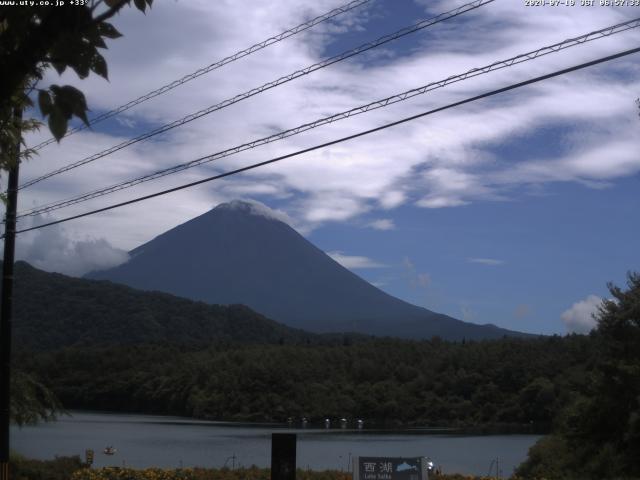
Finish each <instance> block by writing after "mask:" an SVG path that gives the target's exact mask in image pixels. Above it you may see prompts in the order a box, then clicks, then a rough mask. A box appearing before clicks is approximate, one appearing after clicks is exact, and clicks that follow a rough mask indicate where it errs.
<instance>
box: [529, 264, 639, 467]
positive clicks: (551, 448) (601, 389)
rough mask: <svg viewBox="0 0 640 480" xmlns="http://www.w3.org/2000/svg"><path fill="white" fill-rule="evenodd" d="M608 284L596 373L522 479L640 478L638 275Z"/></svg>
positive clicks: (538, 449)
mask: <svg viewBox="0 0 640 480" xmlns="http://www.w3.org/2000/svg"><path fill="white" fill-rule="evenodd" d="M627 286H628V289H627V290H623V289H621V288H619V287H616V286H614V285H609V291H610V292H611V295H612V299H610V300H605V301H604V302H603V304H602V307H601V308H600V311H599V313H598V315H597V317H598V326H597V329H596V330H595V331H594V332H593V333H592V335H591V341H592V342H593V348H594V352H595V353H594V368H593V370H592V371H591V373H590V375H589V377H588V382H586V383H585V388H584V389H583V390H582V391H581V392H580V394H579V395H577V396H576V398H575V399H574V400H573V402H571V404H570V405H568V406H567V407H566V408H565V409H563V411H562V412H561V413H560V415H559V418H558V422H557V428H556V429H555V431H554V436H553V438H551V439H545V440H543V441H541V442H540V443H539V444H538V445H536V446H535V447H534V448H533V449H532V451H531V452H530V457H529V460H528V461H527V462H526V463H525V464H524V465H523V466H522V467H521V469H520V474H521V475H523V476H547V477H552V476H553V475H556V474H557V473H558V472H560V473H561V477H562V478H623V477H624V478H630V477H632V478H638V477H640V453H639V452H640V275H639V274H637V273H630V274H629V276H628V285H627Z"/></svg>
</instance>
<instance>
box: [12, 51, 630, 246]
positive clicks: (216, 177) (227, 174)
mask: <svg viewBox="0 0 640 480" xmlns="http://www.w3.org/2000/svg"><path fill="white" fill-rule="evenodd" d="M638 52H640V47H638V48H632V49H630V50H625V51H623V52H619V53H616V54H614V55H609V56H607V57H601V58H599V59H597V60H592V61H590V62H586V63H581V64H579V65H574V66H573V67H569V68H565V69H562V70H557V71H555V72H553V73H548V74H546V75H541V76H539V77H535V78H531V79H529V80H525V81H523V82H519V83H515V84H512V85H509V86H507V87H502V88H499V89H497V90H491V91H490V92H486V93H483V94H481V95H476V96H474V97H470V98H467V99H465V100H460V101H458V102H454V103H450V104H448V105H445V106H444V107H438V108H435V109H433V110H429V111H427V112H423V113H419V114H417V115H412V116H410V117H405V118H403V119H401V120H396V121H395V122H391V123H387V124H385V125H381V126H379V127H375V128H372V129H369V130H365V131H363V132H359V133H355V134H353V135H348V136H346V137H342V138H339V139H337V140H332V141H330V142H326V143H322V144H320V145H315V146H313V147H309V148H305V149H303V150H298V151H296V152H292V153H288V154H286V155H282V156H279V157H276V158H272V159H270V160H265V161H263V162H258V163H254V164H252V165H247V166H246V167H242V168H237V169H235V170H231V171H229V172H225V173H220V174H218V175H213V176H211V177H207V178H203V179H201V180H197V181H195V182H190V183H187V184H184V185H180V186H178V187H173V188H169V189H167V190H162V191H160V192H156V193H152V194H150V195H144V196H142V197H138V198H134V199H132V200H127V201H126V202H120V203H116V204H113V205H109V206H107V207H103V208H98V209H96V210H91V211H89V212H85V213H81V214H78V215H73V216H70V217H66V218H63V219H60V220H55V221H53V222H48V223H44V224H42V225H37V226H35V227H29V228H23V229H21V230H17V231H16V233H24V232H29V231H32V230H38V229H40V228H44V227H49V226H51V225H57V224H60V223H64V222H68V221H71V220H75V219H78V218H82V217H87V216H89V215H94V214H96V213H101V212H105V211H107V210H113V209H115V208H119V207H124V206H126V205H131V204H133V203H138V202H142V201H144V200H149V199H151V198H155V197H159V196H162V195H166V194H168V193H173V192H177V191H178V190H184V189H186V188H190V187H193V186H196V185H200V184H203V183H207V182H211V181H214V180H219V179H221V178H225V177H230V176H232V175H236V174H239V173H242V172H246V171H248V170H253V169H256V168H259V167H263V166H265V165H269V164H272V163H276V162H279V161H281V160H285V159H287V158H291V157H295V156H299V155H302V154H304V153H309V152H312V151H314V150H319V149H321V148H325V147H329V146H331V145H336V144H338V143H342V142H346V141H348V140H353V139H355V138H358V137H363V136H365V135H369V134H371V133H375V132H378V131H381V130H385V129H387V128H390V127H394V126H397V125H400V124H403V123H407V122H410V121H413V120H416V119H418V118H422V117H425V116H427V115H432V114H434V113H438V112H442V111H444V110H448V109H451V108H455V107H459V106H461V105H465V104H467V103H471V102H475V101H477V100H481V99H483V98H488V97H491V96H494V95H498V94H500V93H504V92H507V91H510V90H515V89H517V88H521V87H524V86H527V85H531V84H533V83H537V82H541V81H544V80H548V79H550V78H553V77H558V76H560V75H565V74H567V73H570V72H574V71H576V70H581V69H584V68H587V67H591V66H594V65H598V64H601V63H604V62H609V61H611V60H615V59H617V58H621V57H624V56H627V55H631V54H634V53H638Z"/></svg>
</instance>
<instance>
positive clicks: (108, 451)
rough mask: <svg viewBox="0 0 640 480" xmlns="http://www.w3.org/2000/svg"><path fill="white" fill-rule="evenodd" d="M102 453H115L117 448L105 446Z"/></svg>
mask: <svg viewBox="0 0 640 480" xmlns="http://www.w3.org/2000/svg"><path fill="white" fill-rule="evenodd" d="M102 453H104V454H105V455H115V454H116V449H115V448H113V447H111V446H109V447H104V450H103V451H102Z"/></svg>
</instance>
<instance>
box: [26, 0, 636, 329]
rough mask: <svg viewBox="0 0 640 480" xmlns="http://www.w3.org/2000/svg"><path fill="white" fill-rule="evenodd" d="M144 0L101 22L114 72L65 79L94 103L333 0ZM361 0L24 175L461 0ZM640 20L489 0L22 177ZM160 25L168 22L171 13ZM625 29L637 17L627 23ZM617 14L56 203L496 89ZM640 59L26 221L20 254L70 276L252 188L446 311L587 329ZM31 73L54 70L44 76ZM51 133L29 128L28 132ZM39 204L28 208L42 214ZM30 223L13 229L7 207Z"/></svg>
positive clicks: (52, 193) (305, 112)
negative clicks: (449, 81) (298, 153)
mask: <svg viewBox="0 0 640 480" xmlns="http://www.w3.org/2000/svg"><path fill="white" fill-rule="evenodd" d="M254 3H255V4H253V3H252V2H242V5H240V3H239V2H232V1H228V2H224V1H220V2H206V1H196V0H193V1H190V2H164V3H161V2H158V4H154V7H153V9H152V10H151V12H149V13H148V14H147V15H146V16H142V15H141V14H140V13H139V12H136V11H127V12H125V13H124V14H122V15H121V16H120V17H118V18H117V19H116V20H115V21H114V23H115V24H116V26H117V27H118V28H119V29H120V30H121V31H122V33H123V34H124V37H123V38H121V39H119V40H117V41H114V42H112V43H111V44H110V48H109V50H108V52H107V53H106V56H107V59H108V62H109V66H110V82H105V81H103V80H101V79H99V78H93V77H90V78H89V79H87V80H85V81H82V82H81V81H78V80H77V79H76V78H74V76H73V75H72V74H65V75H64V78H63V80H62V81H65V82H70V83H74V84H76V85H78V86H79V87H81V88H82V89H83V90H84V91H85V93H86V94H87V98H88V100H89V104H90V106H91V107H92V109H93V113H94V114H99V113H100V112H102V111H105V110H108V109H110V108H113V107H115V106H118V105H120V104H122V103H126V102H127V101H129V100H131V99H133V98H135V97H137V96H138V95H140V94H143V93H145V92H147V91H149V90H151V89H154V88H157V87H159V86H161V85H163V84H165V83H168V82H169V81H172V80H173V79H175V78H178V77H180V76H182V75H185V74H188V73H190V72H192V71H194V70H196V69H198V68H200V67H202V66H204V65H207V64H210V63H212V62H213V61H215V60H218V59H220V58H222V57H223V56H225V55H228V54H231V53H233V52H235V51H237V50H240V49H242V48H246V47H248V46H249V45H251V44H253V43H255V42H257V41H260V40H263V39H265V38H267V37H269V36H271V35H273V34H277V33H279V32H280V31H282V30H284V29H286V28H288V27H291V26H294V25H296V24H298V23H301V22H302V21H305V20H308V19H309V18H311V17H313V16H316V15H319V14H322V13H324V12H325V11H328V10H330V9H331V8H333V7H336V6H338V5H340V4H342V3H344V2H341V1H334V0H323V1H315V2H300V1H297V0H296V1H294V0H290V1H289V0H287V1H284V0H283V1H282V2H276V3H277V4H273V5H272V4H269V5H267V4H265V3H264V2H254ZM464 3H465V2H464V1H460V2H451V1H448V2H445V1H433V2H427V1H422V0H420V1H418V0H416V1H413V0H394V1H391V0H372V1H371V2H368V4H367V5H365V6H362V7H359V8H358V9H355V10H354V11H352V12H350V13H348V14H346V15H343V16H340V17H338V18H337V19H336V20H335V21H332V22H330V23H326V24H323V25H319V26H317V27H314V28H313V29H312V30H310V31H308V32H306V33H304V34H301V35H297V36H295V37H292V38H290V39H287V40H286V41H284V42H281V43H279V44H277V45H274V46H272V47H269V48H267V49H265V50H264V51H262V52H260V53H258V54H255V55H252V56H250V57H247V58H245V59H242V60H240V61H238V62H234V63H233V64H230V65H228V66H226V67H224V68H222V69H220V70H217V71H215V72H213V73H211V74H208V75H205V76H203V77H201V78H199V79H197V80H195V81H193V82H190V83H189V84H187V85H185V86H183V87H180V88H178V89H175V90H174V91H172V92H171V93H169V94H167V95H163V96H161V97H159V98H157V99H154V100H152V101H150V102H147V103H145V104H143V105H141V106H139V107H137V108H136V109H133V110H131V111H129V112H127V113H126V114H124V115H122V116H121V117H118V119H117V120H115V119H114V120H111V121H109V122H105V123H104V124H103V125H101V126H96V128H95V129H94V130H93V131H90V132H84V133H80V134H77V135H74V136H72V137H69V138H67V139H65V140H63V142H61V144H60V145H59V146H55V145H54V146H50V147H47V148H46V149H45V150H43V151H42V153H41V155H40V158H37V159H35V160H33V161H31V162H29V163H28V164H26V165H25V166H24V168H23V171H22V178H23V179H29V178H34V177H37V176H38V175H41V174H43V173H46V172H48V171H50V170H52V169H53V168H57V167H59V166H62V165H65V164H67V163H69V162H71V161H76V160H78V159H80V158H82V157H84V156H86V155H90V154H92V153H95V152H96V151H100V150H102V149H104V148H108V147H110V146H112V145H114V144H117V143H119V142H121V141H123V140H124V139H126V138H129V137H133V136H135V135H137V134H140V133H142V132H144V131H146V130H147V129H149V128H153V127H157V126H159V125H162V124H163V123H166V122H169V121H173V120H175V119H177V118H180V117H182V116H183V115H187V114H189V113H191V112H193V111H196V110H199V109H201V108H203V107H205V106H208V105H211V104H214V103H217V102H220V101H221V100H223V99H225V98H230V97H232V96H234V95H237V94H239V93H241V92H243V91H246V90H249V89H251V88H254V87H256V86H259V85H261V84H263V83H265V82H268V81H271V80H274V79H275V78H278V77H280V76H281V75H285V74H288V73H290V72H292V71H294V70H296V69H299V68H302V67H305V66H307V65H310V64H313V63H316V62H318V61H320V60H322V59H323V58H326V57H328V56H331V55H335V54H338V53H340V52H342V51H344V50H347V49H349V48H353V47H355V46H357V45H358V44H360V43H363V42H366V41H370V40H373V39H375V38H376V37H378V36H381V35H384V34H387V33H391V32H393V31H395V30H398V29H400V28H402V27H405V26H407V25H410V24H412V23H415V22H416V21H418V20H422V19H425V18H429V17H431V16H434V15H436V14H438V13H441V12H444V11H446V10H449V9H451V8H454V7H457V6H459V5H462V4H464ZM636 16H640V9H638V8H613V7H599V6H594V7H579V6H576V7H538V8H532V7H525V6H524V2H516V1H511V0H496V1H495V2H492V3H490V4H488V5H486V6H483V7H481V8H479V9H477V10H475V11H473V12H469V13H467V14H465V15H463V16H461V17H459V18H456V19H453V20H449V21H447V22H444V23H442V24H438V25H434V26H432V27H429V28H427V29H425V30H423V31H420V32H418V33H415V34H411V35H409V36H407V37H405V38H403V39H401V40H398V41H396V42H393V43H390V44H387V45H385V46H384V47H382V48H380V49H375V50H374V51H371V52H369V53H367V54H365V55H362V56H359V57H356V58H353V59H350V60H348V61H345V62H342V63H340V64H338V65H334V66H331V67H329V68H326V69H323V70H321V71H318V72H315V73H313V74H311V75H308V76H305V77H304V78H301V79H299V80H295V81H293V82H290V83H288V84H286V85H283V86H282V87H278V88H276V89H273V90H271V91H269V92H266V93H264V94H261V95H259V96H256V97H254V98H252V99H250V100H247V101H245V102H241V103H238V104H236V105H233V106H231V107H229V108H227V109H224V110H223V111H220V112H216V113H215V114H213V115H209V116H207V117H204V118H203V119H200V120H198V121H195V122H192V123H190V124H188V125H186V126H184V127H181V128H178V129H175V130H172V131H171V132H169V133H167V134H165V135H162V136H159V137H156V139H154V140H152V141H147V142H142V143H140V144H137V145H135V146H132V147H130V148H127V149H124V150H122V151H121V152H119V153H118V154H116V155H114V156H112V157H108V158H105V159H102V160H99V161H97V162H94V164H91V165H89V166H87V167H83V168H81V169H77V170H75V171H74V172H73V173H69V174H65V175H59V176H56V177H54V178H53V179H51V180H48V181H46V182H42V183H41V184H38V185H37V186H34V187H32V188H30V189H25V190H24V191H23V192H21V200H20V201H21V208H28V207H31V206H36V205H41V204H43V203H48V202H50V201H55V200H58V199H61V198H67V197H70V196H74V195H77V194H80V193H83V192H85V191H88V190H93V189H95V188H100V187H103V186H106V185H110V184H112V183H115V182H119V181H123V180H126V179H129V178H133V177H136V176H138V175H143V174H145V173H148V172H150V171H154V170H156V169H158V168H163V167H166V166H170V165H174V164H176V163H180V162H183V161H188V160H191V159H193V158H195V157H197V156H199V155H202V154H207V153H211V152H215V151H219V150H221V149H224V148H228V147H231V146H234V145H237V144H240V143H243V142H246V141H248V140H252V139H255V138H259V137H261V136H265V135H268V134H270V133H273V132H275V131H278V130H282V129H286V128H291V127H295V126H297V125H299V124H302V123H306V122H309V121H312V120H315V119H317V118H320V117H322V116H325V115H327V114H332V113H336V112H339V111H342V110H346V109H349V108H353V107H356V106H358V105H362V104H366V103H368V102H370V101H373V100H377V99H380V98H384V97H386V96H388V95H392V94H396V93H400V92H402V91H404V90H408V89H410V88H415V87H419V86H421V85H424V84H426V83H429V82H432V81H436V80H441V79H444V78H446V77H448V76H449V75H452V74H456V73H462V72H465V71H467V70H469V69H471V68H474V67H480V66H483V65H486V64H489V63H492V62H493V61H496V60H501V59H506V58H509V57H511V56H513V55H517V54H520V53H524V52H526V51H529V50H534V49H536V48H539V47H542V46H545V45H550V44H553V43H555V42H559V41H562V40H565V39H567V38H572V37H576V36H578V35H581V34H584V33H588V32H591V31H593V30H597V29H600V28H604V27H607V26H610V25H613V24H616V23H620V22H622V21H626V20H630V19H632V18H634V17H636ZM176 19H178V20H177V21H176ZM636 30H638V29H636ZM636 30H632V31H629V32H625V33H622V34H618V35H615V36H612V37H610V38H607V39H601V40H597V41H594V42H591V43H589V44H586V45H581V46H577V47H573V48H570V49H567V50H564V51H562V52H560V53H558V54H553V55H549V56H546V57H543V58H540V59H537V60H534V61H531V62H526V63H523V64H521V65H518V66H515V67H512V68H508V69H504V70H501V71H499V72H493V73H491V74H488V75H483V76H480V77H476V78H474V79H471V80H469V81H465V82H460V83H458V84H455V85H451V86H449V87H447V88H444V89H441V90H437V91H434V92H431V93H429V94H427V95H423V96H419V97H416V98H414V99H412V100H410V101H407V102H401V103H399V104H396V105H394V106H391V107H388V108H385V109H380V110H377V111H375V112H370V113H367V114H365V115H360V116H358V117H354V118H352V119H349V120H345V121H342V122H337V123H336V124H333V125H330V126H326V127H322V128H319V129H316V130H313V131H311V132H307V133H305V134H303V135H299V136H296V137H292V138H291V139H288V140H286V141H282V142H276V143H273V144H270V145H268V146H265V147H261V148H260V149H256V150H252V151H251V152H246V153H244V154H242V155H238V156H237V157H236V156H234V157H229V158H228V159H225V160H223V161H221V162H218V163H216V164H215V165H214V164H209V165H205V166H202V167H199V168H197V169H192V170H188V171H185V172H182V173H181V174H179V175H174V176H171V177H167V178H165V179H162V180H159V181H154V182H149V183H147V184H144V185H142V186H139V187H136V188H133V189H130V190H126V191H123V192H120V193H118V194H115V195H113V196H109V197H104V198H102V199H99V200H94V201H92V202H87V203H86V204H82V205H78V206H75V207H72V208H69V209H65V210H59V211H56V212H54V213H52V214H50V215H49V216H48V217H46V218H45V219H55V218H62V217H63V216H66V215H70V214H74V213H80V212H82V211H84V210H86V209H89V208H95V207H100V206H103V205H107V204H110V203H113V202H116V201H121V200H126V199H128V198H132V197H136V196H139V195H143V194H147V193H151V192H154V191H157V190H160V189H162V188H167V187H171V186H175V185H179V184H182V183H186V182H188V181H192V180H195V179H199V178H203V177H205V176H208V175H211V174H212V173H215V172H221V171H224V170H226V169H230V168H236V167H238V166H241V165H245V164H249V163H252V162H255V161H260V160H264V159H266V158H270V157H273V156H276V155H281V154H284V153H288V152H290V151H293V150H297V149H300V148H305V147H308V146H311V145H314V144H317V143H322V142H325V141H327V140H330V139H333V138H337V137H339V136H343V135H347V134H350V133H355V132H358V131H361V130H364V129H367V128H372V127H374V126H378V125H381V124H383V123H386V122H390V121H393V120H397V119H399V118H402V117H405V116H408V115H413V114H416V113H419V112H422V111H425V110H428V109H430V108H434V107H437V106H442V105H445V104H447V103H450V102H453V101H457V100H461V99H463V98H466V97H469V96H472V95H477V94H479V93H482V92H484V91H487V90H491V89H493V88H498V87H502V86H505V85H508V84H510V83H514V82H517V81H522V80H524V79H527V78H530V77H533V76H537V75H542V74H545V73H549V72H552V71H554V70H557V69H560V68H565V67H567V66H571V65H574V64H577V63H581V62H585V61H589V60H593V59H595V58H598V57H601V56H605V55H610V54H613V53H617V52H618V51H620V50H623V49H626V48H631V47H634V46H638V45H639V44H640V42H639V40H640V36H639V34H638V31H636ZM639 73H640V68H639V63H638V56H637V54H636V55H635V56H632V57H626V58H624V59H620V60H617V61H615V62H611V63H610V64H606V65H602V66H597V67H594V68H592V69H590V70H588V71H582V72H576V73H572V74H570V75H568V76H566V77H561V78H558V79H554V80H551V81H548V82H544V83H541V84H538V85H535V86H531V87H527V88H526V89H521V90H518V91H515V92H511V93H508V94H504V95H501V96H499V97H494V98H492V99H488V100H483V101H481V102H476V103H474V104H472V105H468V106H464V107H461V108H456V109H454V110H449V111H447V112H443V113H441V114H437V115H434V116H431V117H428V118H424V119H421V120H419V121H416V122H412V123H411V124H406V125H403V126H401V127H396V128H393V129H389V130H386V131H384V132H381V133H378V134H375V135H371V136H369V137H366V138H361V139H358V140H356V141H353V142H349V143H345V144H341V145H337V146H335V147H331V148H328V149H324V150H322V151H319V152H314V153H312V154H309V155H306V156H304V157H299V158H295V159H291V160H287V161H285V162H283V163H281V164H278V165H276V166H272V167H269V168H265V169H262V170H259V171H257V170H256V171H254V172H252V173H249V174H245V175H242V176H237V177H234V178H232V179H229V180H226V181H224V182H219V183H216V184H208V185H204V186H201V187H198V188H195V189H191V190H189V191H183V192H180V193H178V194H175V195H172V196H168V197H163V198H159V199H155V200H153V201H149V202H145V203H144V204H139V205H136V206H133V207H127V208H125V209H122V210H114V211H112V212H109V213H106V214H102V215H97V216H95V217H90V218H87V219H84V220H79V221H75V222H69V223H67V224H65V225H64V226H61V227H55V228H49V229H42V230H40V231H39V232H38V233H33V234H28V235H23V236H22V237H21V239H20V243H19V247H18V251H19V255H20V256H21V258H24V259H26V260H28V261H31V262H32V263H34V264H35V265H36V266H39V267H41V268H45V269H48V270H55V271H61V272H63V273H69V274H74V275H80V274H82V273H83V272H85V271H87V270H90V269H95V268H103V267H108V266H110V265H113V264H116V263H118V262H122V261H126V253H125V252H126V251H127V250H129V249H132V248H135V247H136V246H137V245H139V244H141V243H144V242H146V241H148V240H150V239H151V238H153V237H154V236H156V235H158V234H159V233H162V232H163V231H166V230H167V229H169V228H171V227H173V226H176V225H178V224H180V223H183V222H185V221H187V220H189V219H191V218H193V217H195V216H197V215H200V214H202V213H204V212H206V211H207V210H209V209H210V208H212V207H214V206H215V205H217V204H218V203H220V202H224V201H229V200H232V199H237V198H242V199H252V200H256V201H260V202H262V203H264V204H265V205H267V206H269V207H271V208H273V209H276V210H279V211H281V212H282V213H284V214H286V216H287V218H288V219H289V222H290V223H291V225H292V226H294V228H296V229H298V230H299V231H301V233H303V234H304V235H305V236H306V237H307V238H308V239H309V240H310V241H312V242H313V243H314V244H316V245H317V246H318V247H319V248H321V249H323V250H324V251H326V252H328V253H330V254H331V255H332V256H333V257H334V258H335V259H336V260H338V261H339V262H341V263H342V264H343V265H345V266H347V267H348V268H351V269H352V270H353V271H354V272H356V273H357V274H358V275H361V276H362V277H363V278H365V279H367V280H368V281H370V282H371V283H373V284H375V285H377V286H379V287H380V288H382V289H383V290H385V291H387V292H388V293H390V294H392V295H395V296H398V297H400V298H402V299H405V300H407V301H410V302H412V303H415V304H417V305H422V306H425V307H427V308H429V309H432V310H434V311H438V312H443V313H446V314H449V315H451V316H454V317H456V318H460V319H464V320H468V321H472V322H476V323H494V324H496V325H499V326H502V327H506V328H511V329H516V330H522V331H528V332H534V333H560V334H563V333H566V332H567V331H580V332H585V331H588V329H589V328H590V327H591V326H592V321H591V319H590V313H591V312H592V311H593V309H594V307H595V305H596V304H597V301H598V298H600V297H603V296H606V295H607V289H606V283H607V282H609V281H612V282H614V283H617V284H622V283H624V280H625V274H626V272H627V271H629V270H639V269H640V255H639V254H638V250H637V245H636V244H637V239H638V238H639V237H640V235H639V234H640V227H639V223H638V222H637V220H636V217H637V213H636V211H637V210H638V206H639V203H640V202H639V194H638V191H639V189H638V187H639V183H640V155H638V153H640V149H639V146H640V145H639V141H638V139H639V138H640V135H638V132H640V118H638V108H637V106H636V104H635V103H634V100H635V98H636V97H637V96H639V95H640V75H639ZM45 81H46V82H58V83H59V82H61V79H59V78H58V77H57V75H55V74H54V73H51V74H50V75H49V76H48V77H47V78H46V79H45ZM46 136H47V135H46V131H43V132H40V133H38V134H36V135H34V136H33V138H32V142H33V143H36V142H38V141H40V140H42V139H44V138H46ZM42 220H43V219H38V220H37V221H42ZM23 224H26V223H23Z"/></svg>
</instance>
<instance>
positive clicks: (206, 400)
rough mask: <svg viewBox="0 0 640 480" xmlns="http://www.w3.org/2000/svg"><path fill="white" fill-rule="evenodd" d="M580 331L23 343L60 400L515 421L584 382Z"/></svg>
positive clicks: (398, 420) (449, 421) (175, 410)
mask: <svg viewBox="0 0 640 480" xmlns="http://www.w3.org/2000/svg"><path fill="white" fill-rule="evenodd" d="M589 347H590V339H589V338H588V337H583V336H571V337H567V338H559V337H549V338H541V339H535V340H522V339H504V340H496V341H483V342H462V343H450V342H444V341H441V340H438V339H434V340H431V341H421V342H411V341H404V340H392V339H378V340H370V341H363V342H359V343H355V344H352V345H342V344H341V345H333V346H329V345H325V346H322V345H315V346H314V345H297V346H295V345H245V346H240V345H235V346H233V345H226V346H222V345H216V346H213V347H210V348H206V349H200V350H197V351H188V350H185V349H184V348H179V347H175V346H170V345H166V346H161V345H154V346H145V345H139V346H125V347H111V348H100V349H77V348H67V349H63V350H59V351H55V352H47V353H40V354H38V355H35V356H34V355H24V356H22V357H21V358H20V360H19V361H20V363H21V364H22V365H23V367H24V368H26V369H27V370H28V371H30V372H34V373H35V374H37V375H38V376H39V377H40V378H44V379H47V382H48V383H49V385H50V386H51V388H52V389H53V391H54V392H55V393H56V394H57V395H58V396H59V397H60V399H61V400H62V402H63V404H64V405H65V406H66V407H67V408H85V409H101V410H120V411H137V412H148V413H166V414H177V415H188V416H195V417H199V418H207V419H216V420H247V421H284V420H285V419H286V418H287V417H296V418H300V417H302V416H305V417H308V418H310V419H311V420H312V421H313V420H315V421H320V420H321V419H324V418H325V417H330V418H341V417H347V418H356V417H357V418H363V419H365V420H367V421H368V423H369V424H371V423H372V422H373V423H387V424H393V425H421V426H437V425H439V426H474V427H475V426H481V425H491V426H497V425H506V424H509V425H512V426H519V428H520V429H522V428H524V427H525V426H526V428H534V429H538V430H546V429H548V428H549V424H550V422H551V420H552V418H553V415H554V413H555V412H556V411H558V410H559V409H560V408H561V407H562V406H564V405H565V404H567V402H569V400H570V399H571V397H572V395H573V394H574V392H576V391H579V390H580V389H581V388H582V384H583V383H584V381H585V369H588V368H589V365H590V362H591V360H592V359H591V354H590V348H589Z"/></svg>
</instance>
